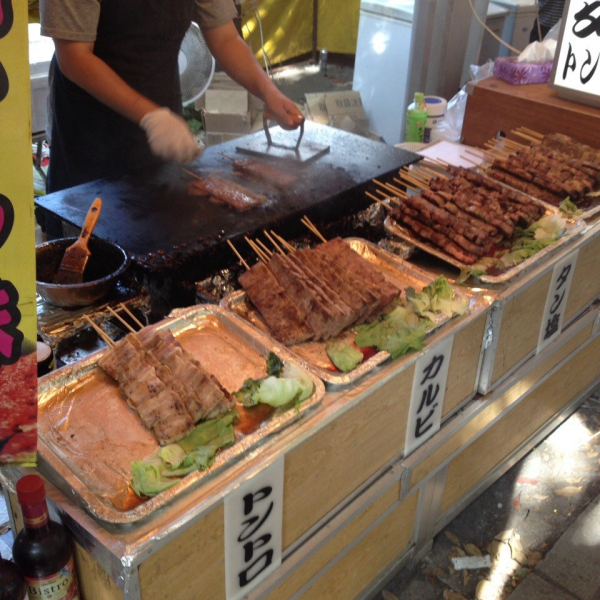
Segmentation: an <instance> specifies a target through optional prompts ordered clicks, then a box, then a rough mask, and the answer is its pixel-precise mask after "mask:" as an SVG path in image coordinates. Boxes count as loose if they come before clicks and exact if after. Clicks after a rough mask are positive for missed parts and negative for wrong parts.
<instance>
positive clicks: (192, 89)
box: [178, 23, 215, 106]
mask: <svg viewBox="0 0 600 600" xmlns="http://www.w3.org/2000/svg"><path fill="white" fill-rule="evenodd" d="M178 63H179V82H180V85H181V99H182V102H183V106H188V105H189V104H191V103H192V102H194V100H197V99H198V98H200V96H202V94H204V92H206V90H207V89H208V86H209V85H210V82H211V81H212V78H213V75H214V74H215V59H214V58H213V55H212V54H211V53H210V50H209V49H208V46H207V45H206V42H205V41H204V37H203V36H202V32H201V31H200V27H198V25H196V24H195V23H192V24H191V25H190V28H189V29H188V30H187V31H186V32H185V36H184V38H183V41H182V42H181V47H180V48H179V57H178Z"/></svg>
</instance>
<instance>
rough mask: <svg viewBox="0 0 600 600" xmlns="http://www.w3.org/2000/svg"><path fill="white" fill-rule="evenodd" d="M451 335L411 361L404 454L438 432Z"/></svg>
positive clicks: (451, 340)
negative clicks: (411, 383)
mask: <svg viewBox="0 0 600 600" xmlns="http://www.w3.org/2000/svg"><path fill="white" fill-rule="evenodd" d="M453 341H454V337H453V336H450V337H448V338H446V339H443V340H441V341H440V342H439V343H437V344H436V345H435V346H433V347H432V348H430V349H429V350H428V351H427V352H425V354H423V356H421V357H420V358H419V359H418V360H417V362H416V364H415V374H414V377H413V385H412V393H411V397H410V408H409V412H408V425H407V430H406V442H405V447H404V456H408V455H409V454H411V453H412V452H414V451H415V450H416V449H417V448H418V447H419V446H420V445H421V444H423V443H424V442H426V441H427V440H428V439H429V438H430V437H431V436H432V435H433V434H434V433H436V432H437V431H439V429H440V423H441V421H442V409H443V407H444V397H445V395H446V380H447V378H448V369H449V367H450V356H451V354H452V343H453Z"/></svg>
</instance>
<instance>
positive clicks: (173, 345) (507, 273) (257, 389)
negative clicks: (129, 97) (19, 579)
mask: <svg viewBox="0 0 600 600" xmlns="http://www.w3.org/2000/svg"><path fill="white" fill-rule="evenodd" d="M476 94H477V92H476ZM475 97H476V95H474V96H473V98H475ZM470 106H471V108H470V110H477V106H478V104H477V102H476V101H470ZM468 110H469V109H468ZM470 119H471V117H470V116H469V113H467V119H466V122H467V123H472V122H473V119H471V120H470ZM479 119H481V120H483V119H484V117H481V116H480V117H479ZM557 128H558V127H557ZM558 129H559V130H558V131H557V130H556V129H553V130H551V131H548V130H547V129H543V130H542V131H538V129H537V125H534V124H533V123H531V122H529V121H527V120H525V121H524V122H523V121H520V122H519V123H514V124H513V123H512V122H511V123H509V124H508V125H506V126H503V129H502V130H503V131H505V133H507V134H508V136H507V137H505V138H502V139H492V138H494V137H495V133H496V131H493V132H492V131H490V132H489V133H488V132H487V130H485V133H484V134H482V135H485V139H484V140H482V141H480V142H478V145H479V146H480V147H481V150H480V151H479V153H478V160H477V165H476V166H475V165H474V166H473V167H472V168H469V169H466V168H462V167H455V166H453V165H451V164H448V163H446V162H444V161H442V160H430V159H428V160H423V159H422V157H420V156H418V155H416V154H413V153H410V152H405V151H403V150H400V149H397V148H392V147H389V146H386V145H385V144H382V143H378V142H373V141H371V140H367V139H365V138H362V137H359V136H356V135H353V134H351V133H347V132H344V131H341V130H336V129H333V128H329V127H326V126H323V125H318V124H315V123H309V122H307V123H305V124H304V129H303V135H301V136H300V137H298V132H284V131H283V130H281V129H279V128H273V129H271V130H270V131H269V130H268V129H266V130H265V131H259V132H256V133H253V134H250V135H248V136H245V137H242V138H240V139H238V140H234V141H230V142H227V143H225V144H221V145H218V146H215V147H211V148H210V149H208V150H207V151H206V152H205V153H204V154H203V155H202V156H201V157H200V158H197V159H196V160H195V161H194V162H192V163H191V164H188V165H187V166H186V168H185V169H183V170H182V169H180V168H179V167H175V166H173V165H167V166H164V167H161V168H158V169H154V168H152V169H148V168H142V169H140V170H139V171H137V172H133V173H131V174H129V175H126V176H121V177H116V178H108V179H101V180H97V181H93V182H91V183H86V184H83V185H81V186H76V187H73V188H70V189H66V190H63V191H60V192H56V193H54V194H49V195H48V196H45V197H41V198H38V199H37V206H38V208H39V209H40V210H43V211H46V212H47V213H51V214H52V215H53V216H55V217H58V218H60V219H62V220H63V221H65V222H67V223H69V224H70V225H72V226H75V227H78V228H79V227H82V225H83V224H84V221H85V219H86V215H87V213H88V209H89V207H90V204H91V203H92V201H93V200H94V199H95V198H97V197H99V198H101V199H102V203H103V208H102V215H101V218H100V220H99V221H98V223H97V225H96V228H95V230H94V235H95V237H94V238H93V240H92V245H91V246H90V247H91V249H92V256H93V258H90V261H92V260H96V261H99V264H97V265H95V266H93V269H94V270H95V271H94V272H96V273H101V275H99V276H98V277H99V279H101V280H103V281H104V282H105V283H106V281H105V280H106V279H107V278H108V283H109V285H107V286H106V290H105V294H104V295H103V296H102V297H100V298H97V299H96V300H95V301H94V303H92V304H91V305H88V304H86V303H85V302H84V303H83V305H77V306H73V305H71V306H64V305H63V306H56V300H53V297H51V296H45V297H42V290H43V291H44V292H46V291H48V290H49V289H50V288H51V287H52V286H55V287H56V286H57V285H58V286H59V287H58V289H55V290H54V291H55V292H57V293H58V292H64V293H61V294H60V297H61V298H63V299H64V298H65V295H66V296H68V297H69V298H70V299H71V300H72V299H73V295H75V296H79V294H77V293H76V292H81V291H82V289H83V288H77V287H69V285H71V284H67V285H65V286H63V287H62V288H61V287H60V286H61V284H57V283H56V282H55V281H53V279H54V277H53V274H52V272H53V271H55V270H56V268H57V267H58V262H60V261H57V260H56V257H55V256H54V257H53V256H50V258H49V257H48V256H49V255H52V253H51V252H49V251H48V250H47V248H48V247H45V248H42V247H41V246H40V247H38V249H37V250H38V291H39V293H40V297H39V298H38V301H37V311H38V335H39V336H40V338H41V339H42V340H44V341H45V342H46V343H47V344H49V345H50V346H51V347H52V348H53V350H54V352H55V354H56V356H57V359H59V360H60V361H61V362H60V364H61V365H62V368H60V369H57V370H55V371H53V372H51V373H49V374H47V375H45V376H43V377H41V378H39V380H38V458H37V466H36V467H35V469H36V471H37V472H38V473H39V474H40V475H41V476H42V477H43V478H44V481H45V485H46V491H47V496H48V499H49V504H50V509H51V512H52V513H53V515H54V517H55V518H58V519H60V520H62V522H63V524H64V525H65V527H66V528H67V529H68V531H69V533H70V535H71V537H72V540H73V544H74V550H75V563H76V569H77V577H78V583H79V588H80V590H81V595H82V597H84V598H86V599H88V600H89V599H91V600H96V599H98V600H100V599H102V600H108V599H111V600H113V599H114V600H119V599H123V600H125V599H128V600H129V599H130V600H159V599H167V598H168V599H170V600H177V599H179V598H181V599H183V598H189V597H202V598H214V599H223V598H225V599H227V600H233V599H235V600H237V599H239V598H250V599H253V598H256V599H258V598H273V599H275V598H299V597H307V598H368V597H370V596H371V595H372V594H373V593H375V592H376V591H377V590H378V589H380V587H381V586H382V585H383V584H384V583H385V582H386V581H387V579H389V578H390V577H392V576H393V574H394V573H395V572H397V571H398V570H399V569H400V568H402V566H403V565H405V564H406V563H407V562H408V561H409V560H417V559H419V558H420V557H422V556H424V555H425V554H426V553H427V551H428V550H429V549H430V547H431V544H432V540H433V537H434V536H435V535H436V533H437V532H439V531H440V530H441V529H442V528H443V527H444V526H445V525H446V524H447V523H448V522H449V521H450V520H451V519H452V518H453V517H454V516H456V515H457V514H458V513H459V512H460V511H461V510H462V509H463V508H464V507H465V506H466V505H468V504H469V503H470V502H471V501H472V500H473V499H474V498H476V497H477V496H478V495H479V494H480V493H481V492H482V491H483V490H485V489H486V488H487V487H488V486H489V485H491V484H492V483H493V482H494V481H495V480H496V479H497V478H498V477H500V476H501V475H502V473H504V472H505V471H506V470H507V469H508V468H509V467H510V466H512V465H513V464H514V463H515V462H516V461H518V460H519V459H520V458H521V457H522V456H524V455H525V454H526V453H527V452H528V451H529V450H530V449H531V448H532V447H533V446H535V445H536V444H537V443H538V442H539V441H540V440H541V439H543V437H544V436H545V435H547V434H548V433H549V432H550V431H551V430H552V429H553V428H555V427H556V426H557V425H558V424H559V423H560V422H561V421H562V420H564V419H565V418H567V417H568V416H569V415H570V414H571V413H572V412H573V411H575V410H576V409H577V408H578V406H579V405H580V403H581V402H582V401H583V399H584V398H586V397H587V395H588V394H589V393H591V392H592V391H594V390H595V389H596V388H597V387H598V386H599V385H600V362H599V361H598V356H599V352H600V220H599V217H598V215H599V214H600V210H598V205H599V204H600V199H599V193H600V151H599V150H598V149H597V148H593V147H589V146H586V145H585V144H583V143H581V142H582V141H584V140H581V139H579V140H578V141H575V140H574V139H573V138H577V131H574V130H571V129H570V128H569V127H566V126H565V127H560V128H558ZM481 131H484V129H483V128H481ZM570 136H573V137H570ZM469 156H470V157H473V155H469ZM467 160H468V158H467ZM473 164H474V163H473ZM541 168H542V169H545V172H544V174H540V172H539V171H540V169H541ZM566 196H568V197H569V198H568V202H567V200H566ZM94 243H95V244H96V245H95V246H94V245H93V244H94ZM110 256H115V257H119V258H118V260H117V259H115V260H116V262H115V264H114V265H113V264H112V263H110V265H111V266H110V267H109V266H108V264H109V257H110ZM48 261H50V262H48ZM52 261H54V262H52ZM48 265H50V266H48ZM90 265H92V263H91V262H90ZM102 267H104V271H103V270H102ZM44 268H46V269H48V271H49V274H44V273H45V271H44ZM96 269H97V270H96ZM89 283H90V282H89V281H84V282H83V283H81V284H74V285H75V286H76V285H83V286H87V285H88V284H89ZM66 292H69V294H66ZM80 304H81V303H80ZM31 305H33V302H32V303H31ZM27 472H29V471H28V467H24V466H16V465H14V466H6V467H5V468H3V469H2V470H1V471H0V483H1V484H2V488H3V491H4V494H5V497H6V500H7V502H8V504H9V506H10V510H11V520H12V525H13V529H14V531H15V532H17V531H19V530H20V529H21V528H22V527H23V520H22V515H21V512H20V510H19V507H18V502H17V497H16V492H15V489H16V488H15V486H16V482H17V481H18V480H19V478H20V477H22V475H23V474H24V473H27Z"/></svg>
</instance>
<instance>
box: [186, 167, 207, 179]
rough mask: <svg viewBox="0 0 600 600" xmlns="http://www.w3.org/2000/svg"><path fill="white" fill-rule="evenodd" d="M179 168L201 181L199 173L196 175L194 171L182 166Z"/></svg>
mask: <svg viewBox="0 0 600 600" xmlns="http://www.w3.org/2000/svg"><path fill="white" fill-rule="evenodd" d="M181 170H182V171H183V172H184V173H187V174H188V175H191V176H192V177H195V178H196V179H198V180H200V181H202V177H200V175H198V174H197V173H194V172H193V171H188V170H187V169H184V168H183V167H181Z"/></svg>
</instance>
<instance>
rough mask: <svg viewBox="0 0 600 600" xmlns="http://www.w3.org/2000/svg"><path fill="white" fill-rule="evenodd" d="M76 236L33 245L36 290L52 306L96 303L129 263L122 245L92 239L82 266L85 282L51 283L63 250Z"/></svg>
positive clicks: (108, 290) (65, 306)
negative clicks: (87, 258)
mask: <svg viewBox="0 0 600 600" xmlns="http://www.w3.org/2000/svg"><path fill="white" fill-rule="evenodd" d="M76 239H77V238H75V237H72V238H61V239H58V240H52V241H51V242H45V243H43V244H39V245H38V246H36V248H35V262H36V272H37V275H36V288H37V292H38V294H39V295H40V296H41V297H42V298H43V299H44V300H46V301H47V302H50V304H54V305H55V306H61V307H63V308H73V307H75V306H88V305H90V304H94V303H96V302H99V301H100V300H102V298H104V297H105V296H106V295H107V294H108V292H110V290H111V288H112V286H113V284H114V283H115V282H116V280H117V279H118V278H119V277H120V276H121V275H122V274H123V273H124V272H125V270H126V269H127V267H128V266H129V257H128V255H127V252H125V250H123V248H121V246H117V244H111V243H110V242H105V241H104V240H101V239H98V238H93V239H91V240H90V242H89V249H90V252H91V255H90V258H89V261H88V264H87V266H86V269H85V273H84V282H83V283H75V284H69V285H61V284H58V283H52V279H53V277H54V274H55V273H56V272H57V271H58V268H59V266H60V261H61V260H62V257H63V255H64V253H65V250H66V249H67V248H68V247H69V246H70V245H71V244H73V242H75V240H76Z"/></svg>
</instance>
